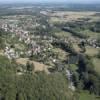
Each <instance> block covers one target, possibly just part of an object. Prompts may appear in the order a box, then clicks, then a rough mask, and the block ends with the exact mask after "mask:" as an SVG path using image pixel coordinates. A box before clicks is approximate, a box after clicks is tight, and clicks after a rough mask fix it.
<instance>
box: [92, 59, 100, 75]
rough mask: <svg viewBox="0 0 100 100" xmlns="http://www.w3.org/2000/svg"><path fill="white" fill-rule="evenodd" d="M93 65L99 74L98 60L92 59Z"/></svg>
mask: <svg viewBox="0 0 100 100" xmlns="http://www.w3.org/2000/svg"><path fill="white" fill-rule="evenodd" d="M93 64H94V66H95V70H96V71H97V72H98V73H99V74H100V59H99V58H93Z"/></svg>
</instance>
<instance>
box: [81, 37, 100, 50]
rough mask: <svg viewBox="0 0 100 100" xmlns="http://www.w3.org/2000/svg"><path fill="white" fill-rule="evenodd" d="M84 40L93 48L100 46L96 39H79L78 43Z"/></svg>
mask: <svg viewBox="0 0 100 100" xmlns="http://www.w3.org/2000/svg"><path fill="white" fill-rule="evenodd" d="M81 42H84V43H85V44H87V45H89V46H92V47H93V48H100V43H98V42H97V39H81V40H80V43H81Z"/></svg>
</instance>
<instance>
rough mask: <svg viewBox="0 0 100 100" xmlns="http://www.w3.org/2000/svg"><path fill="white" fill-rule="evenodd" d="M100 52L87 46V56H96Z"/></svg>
mask: <svg viewBox="0 0 100 100" xmlns="http://www.w3.org/2000/svg"><path fill="white" fill-rule="evenodd" d="M98 51H99V49H97V48H93V47H90V46H86V53H85V54H87V55H89V56H95V55H97V54H98Z"/></svg>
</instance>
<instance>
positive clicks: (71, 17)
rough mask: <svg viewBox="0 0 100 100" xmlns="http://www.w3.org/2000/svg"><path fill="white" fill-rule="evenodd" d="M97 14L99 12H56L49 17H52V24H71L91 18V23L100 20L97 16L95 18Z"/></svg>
mask: <svg viewBox="0 0 100 100" xmlns="http://www.w3.org/2000/svg"><path fill="white" fill-rule="evenodd" d="M96 13H97V12H92V11H86V12H74V11H73V12H72V11H56V12H54V13H49V14H48V15H49V16H51V22H69V21H75V20H78V19H80V18H91V21H92V20H96V19H99V18H98V17H97V16H93V15H95V14H96ZM92 16H93V17H92Z"/></svg>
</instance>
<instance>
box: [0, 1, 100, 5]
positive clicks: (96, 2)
mask: <svg viewBox="0 0 100 100" xmlns="http://www.w3.org/2000/svg"><path fill="white" fill-rule="evenodd" d="M0 2H3V3H13V2H19V3H20V2H24V3H25V2H33V3H34V2H66V3H82V4H83V3H93V4H94V3H95V4H98V3H100V0H0Z"/></svg>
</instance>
